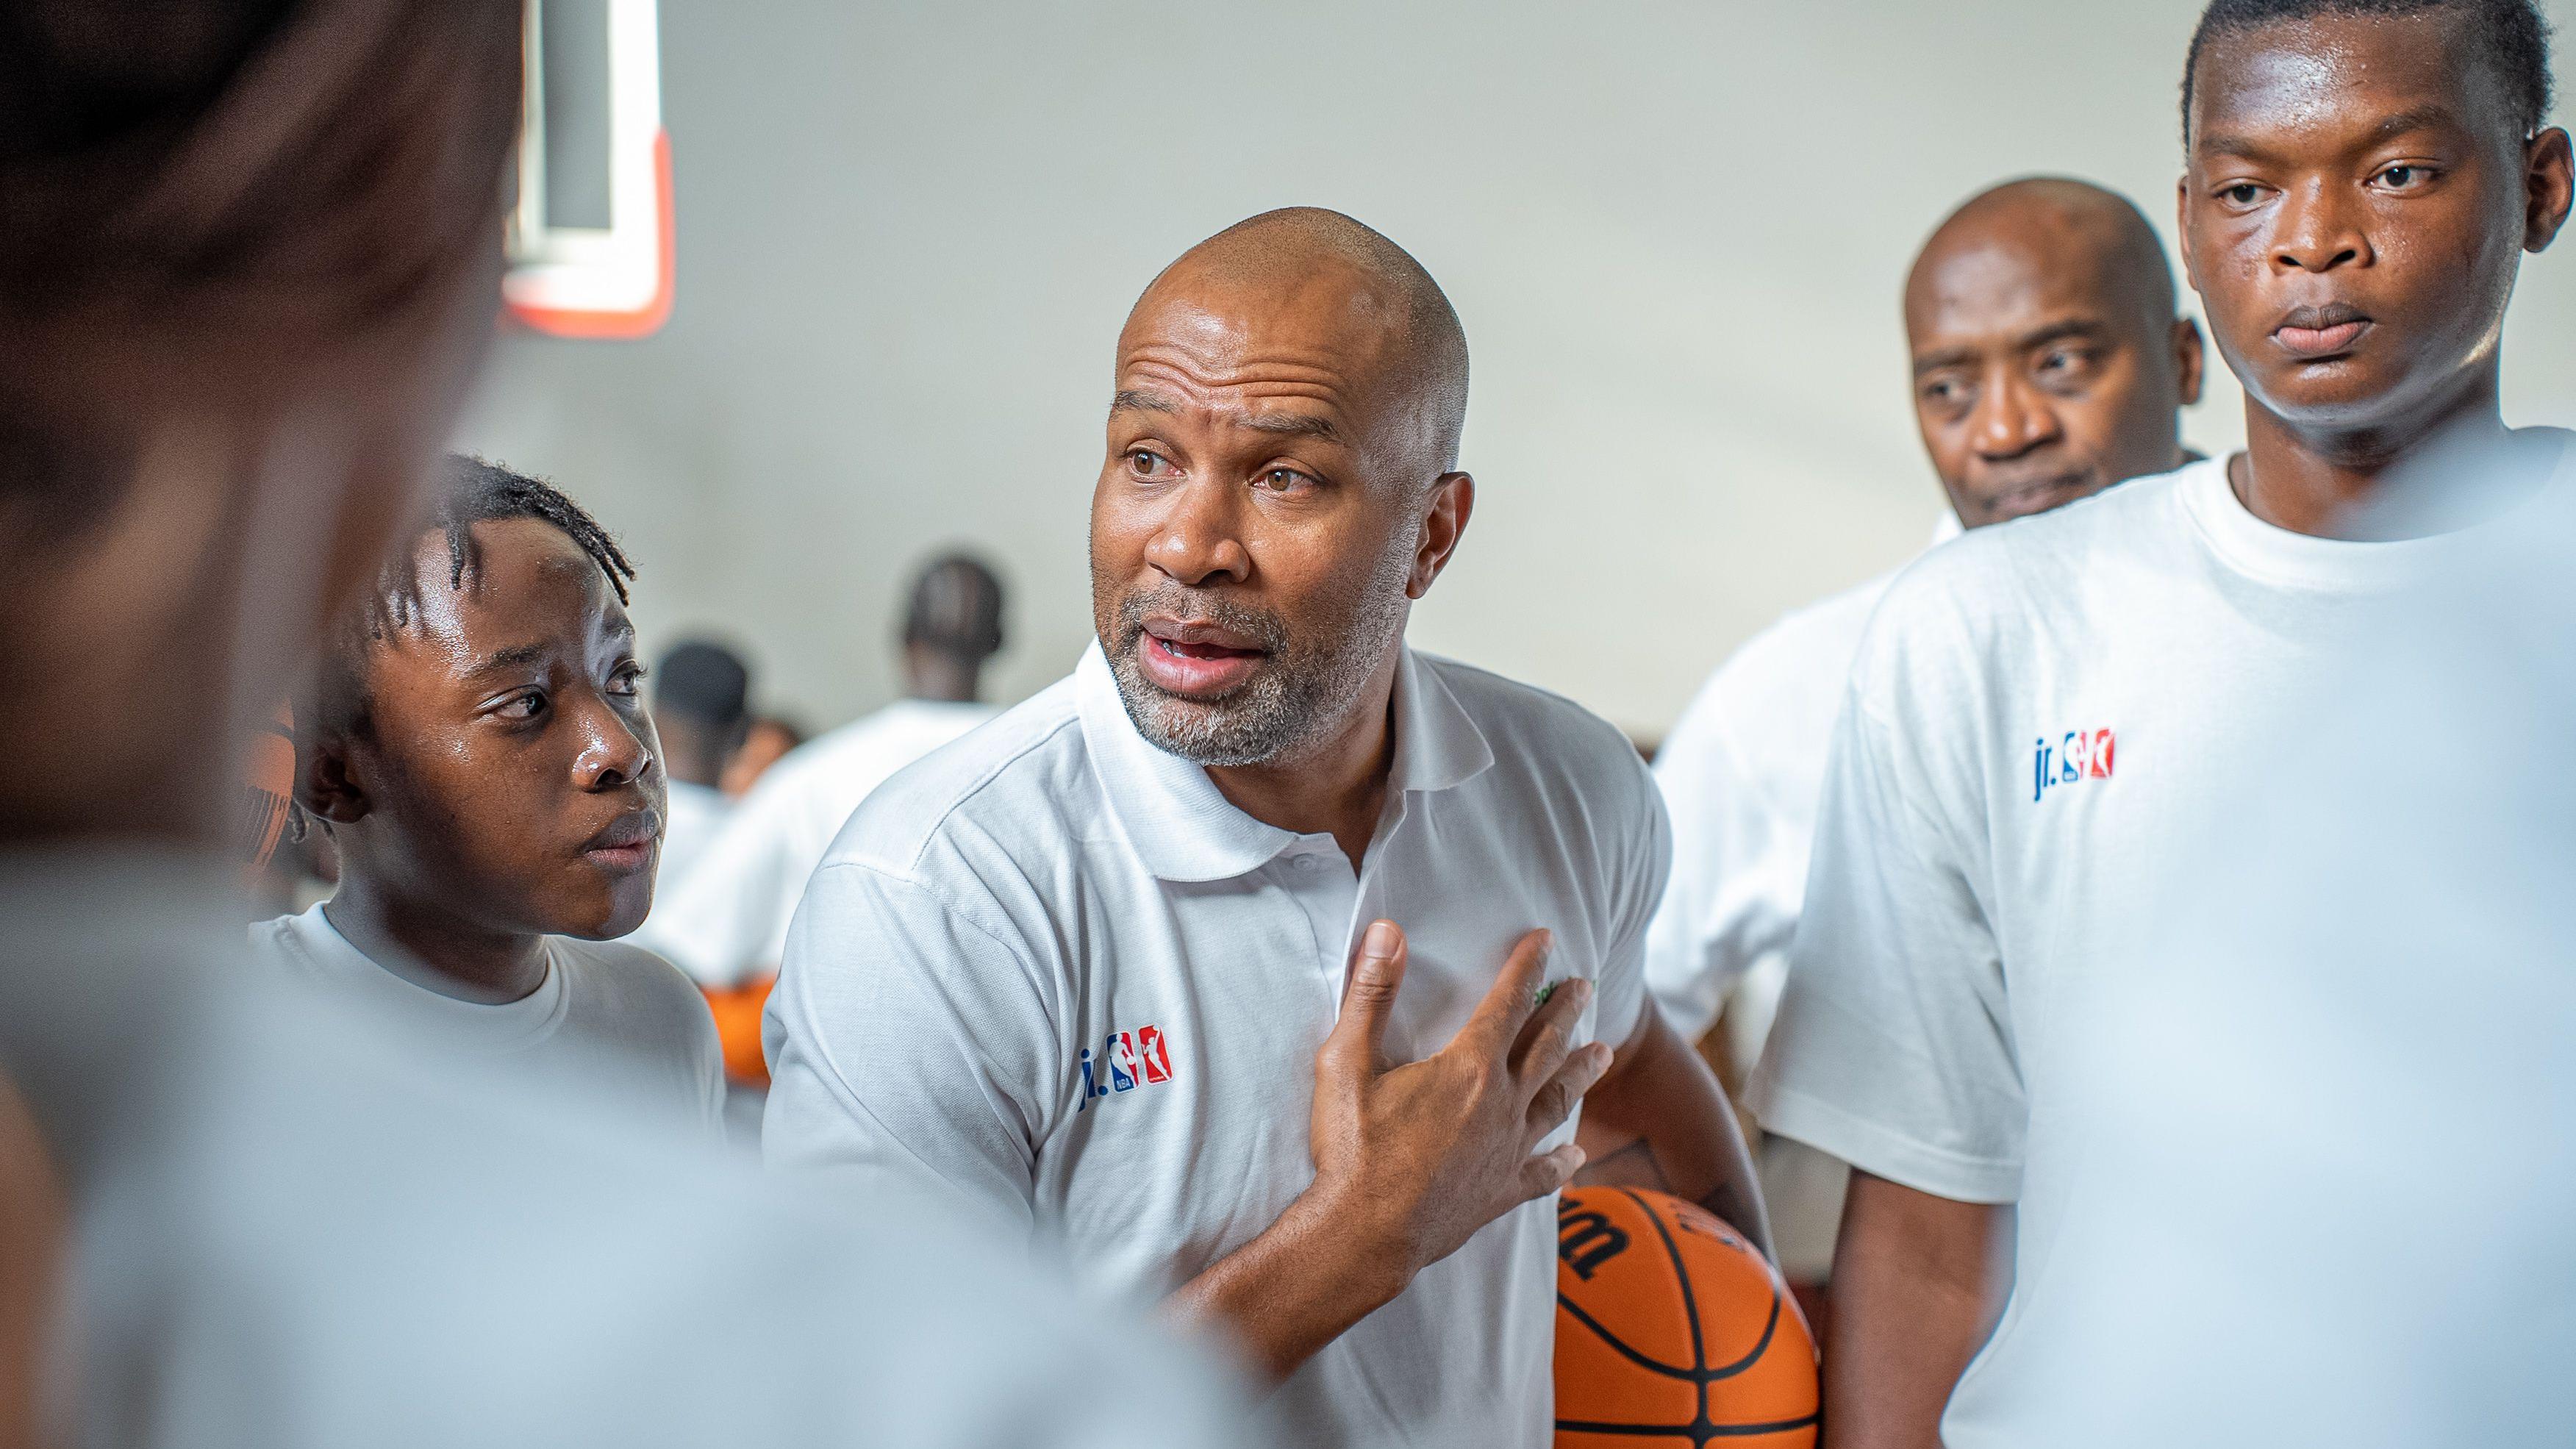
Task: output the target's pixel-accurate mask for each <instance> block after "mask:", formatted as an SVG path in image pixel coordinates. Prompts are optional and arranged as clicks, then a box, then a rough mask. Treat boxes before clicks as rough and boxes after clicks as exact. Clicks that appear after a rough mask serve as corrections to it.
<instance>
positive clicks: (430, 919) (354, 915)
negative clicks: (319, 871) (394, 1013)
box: [322, 865, 546, 1006]
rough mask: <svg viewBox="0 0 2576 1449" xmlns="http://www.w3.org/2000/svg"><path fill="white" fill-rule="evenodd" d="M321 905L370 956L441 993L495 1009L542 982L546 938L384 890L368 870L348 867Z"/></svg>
mask: <svg viewBox="0 0 2576 1449" xmlns="http://www.w3.org/2000/svg"><path fill="white" fill-rule="evenodd" d="M322 910H323V914H324V915H326V916H327V917H329V918H330V921H331V925H332V928H333V929H334V930H337V931H338V932H339V933H340V934H341V935H342V936H345V937H347V938H348V941H349V944H350V945H352V946H355V947H357V948H358V951H359V953H360V954H362V955H364V956H365V957H366V958H367V959H368V960H370V961H373V962H375V963H376V964H377V965H379V966H382V967H384V968H385V969H386V970H388V971H391V972H393V973H394V974H395V975H397V976H400V977H402V978H403V979H404V980H406V981H409V982H411V983H412V984H413V985H415V986H419V987H422V988H424V989H426V990H430V991H435V992H437V993H438V994H439V995H441V996H452V997H454V998H456V999H457V1000H459V1001H472V1002H477V1003H480V1004H483V1005H486V1006H497V1005H500V1004H502V1003H504V1002H511V1001H518V1000H521V999H523V998H525V997H526V996H528V995H529V994H530V993H532V992H534V991H535V990H536V989H537V988H538V987H539V986H542V985H544V984H545V980H546V953H545V937H543V936H541V935H531V934H523V933H520V932H515V931H493V930H490V929H488V928H485V927H480V926H472V925H468V924H466V923H465V922H463V921H460V920H458V919H457V918H456V917H455V916H454V915H453V914H452V913H450V912H448V911H445V910H442V909H440V908H438V907H436V906H433V905H429V904H427V903H425V902H420V901H414V900H408V899H405V898H403V897H401V896H400V895H399V894H397V893H393V892H389V891H387V890H385V889H384V887H383V885H382V883H381V882H378V881H376V880H374V879H372V878H371V877H370V876H369V875H368V874H367V873H365V872H364V871H360V870H351V869H346V868H345V865H344V869H343V871H342V874H341V877H340V888H339V890H338V891H337V892H336V893H334V894H333V895H332V897H331V899H330V901H329V902H328V903H326V904H325V905H324V906H323V907H322Z"/></svg>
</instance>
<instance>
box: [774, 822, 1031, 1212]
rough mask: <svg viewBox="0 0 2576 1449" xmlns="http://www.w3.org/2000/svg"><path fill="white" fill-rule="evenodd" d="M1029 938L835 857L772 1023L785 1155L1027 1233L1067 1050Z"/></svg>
mask: <svg viewBox="0 0 2576 1449" xmlns="http://www.w3.org/2000/svg"><path fill="white" fill-rule="evenodd" d="M1049 1022H1050V1013H1049V1011H1048V1009H1047V1005H1046V1001H1045V999H1044V994H1043V993H1042V992H1041V991H1040V990H1039V989H1038V987H1037V978H1036V975H1035V973H1034V972H1033V971H1032V970H1031V969H1030V967H1029V966H1028V964H1027V963H1026V962H1025V961H1024V960H1023V959H1022V957H1021V954H1020V953H1019V952H1018V951H1015V950H1014V949H1012V948H1011V947H1010V946H1009V945H1007V944H1006V943H1005V942H1004V941H1003V940H1002V939H1001V938H1000V937H999V936H997V935H996V934H995V933H994V932H993V931H991V930H990V929H988V928H987V927H986V926H985V925H984V924H982V923H979V922H976V921H973V920H969V919H968V918H967V917H966V916H964V915H963V914H961V913H960V912H959V911H957V910H955V909H953V908H951V906H950V905H949V904H948V903H946V902H944V901H942V900H941V899H939V898H938V897H936V896H935V895H934V894H933V893H932V892H931V891H929V890H928V889H926V888H924V887H923V886H922V885H920V884H919V883H917V882H913V881H910V880H906V879H903V878H900V877H898V876H895V875H892V874H889V873H887V872H885V871H883V870H880V869H878V868H876V867H874V866H871V865H867V864H859V863H850V862H838V861H836V862H833V863H830V864H827V865H825V866H824V867H823V868H822V869H821V870H819V871H817V872H816V873H815V876H814V879H813V882H812V884H811V885H810V886H809V887H808V889H807V891H806V894H805V901H804V904H803V906H801V907H800V908H799V909H798V911H797V913H796V921H795V924H794V925H793V926H792V927H790V928H789V931H788V936H787V952H786V962H785V964H784V967H783V969H782V970H781V972H780V974H779V980H778V985H777V988H776V989H775V990H774V991H773V992H772V993H771V994H770V1001H769V1009H768V1014H767V1018H766V1020H765V1021H764V1023H763V1031H762V1037H763V1045H764V1048H765V1050H766V1051H767V1053H768V1056H769V1064H770V1078H771V1083H770V1089H769V1102H768V1106H767V1109H766V1111H765V1114H764V1116H763V1120H762V1133H761V1135H762V1150H763V1153H764V1155H765V1156H766V1158H767V1159H768V1161H769V1162H770V1163H771V1165H773V1166H776V1167H780V1168H784V1169H789V1170H817V1171H823V1172H828V1173H832V1174H835V1175H847V1176H849V1177H851V1178H853V1179H855V1180H856V1182H857V1185H858V1187H859V1188H860V1190H862V1191H864V1190H867V1189H868V1188H869V1187H871V1186H874V1185H879V1184H883V1185H891V1186H894V1187H897V1188H901V1189H906V1190H912V1191H916V1192H918V1191H927V1192H929V1193H931V1194H932V1195H934V1196H939V1197H944V1198H946V1199H949V1200H952V1201H954V1202H955V1203H956V1204H958V1205H959V1206H961V1207H962V1208H964V1209H965V1210H966V1211H968V1212H969V1213H971V1214H972V1215H973V1216H975V1217H976V1218H978V1219H981V1220H983V1221H984V1222H985V1223H986V1225H988V1226H990V1227H992V1228H994V1229H997V1230H999V1231H1002V1232H1004V1233H1007V1234H1010V1235H1011V1236H1013V1237H1017V1238H1025V1237H1026V1236H1027V1234H1028V1232H1029V1230H1030V1228H1031V1226H1032V1224H1033V1223H1034V1221H1035V1214H1034V1208H1033V1185H1034V1171H1035V1164H1036V1157H1037V1152H1036V1144H1037V1143H1038V1142H1039V1141H1041V1140H1042V1139H1043V1136H1044V1122H1045V1114H1046V1106H1045V1103H1044V1102H1043V1101H1042V1100H1041V1099H1040V1097H1039V1095H1038V1091H1039V1088H1038V1084H1043V1083H1053V1082H1057V1081H1059V1080H1061V1077H1062V1074H1061V1073H1060V1072H1059V1071H1058V1070H1057V1069H1056V1068H1057V1058H1058V1057H1059V1056H1060V1055H1061V1052H1060V1051H1059V1050H1058V1049H1057V1047H1056V1045H1055V1036H1054V1031H1053V1029H1052V1027H1051V1026H1050V1025H1049Z"/></svg>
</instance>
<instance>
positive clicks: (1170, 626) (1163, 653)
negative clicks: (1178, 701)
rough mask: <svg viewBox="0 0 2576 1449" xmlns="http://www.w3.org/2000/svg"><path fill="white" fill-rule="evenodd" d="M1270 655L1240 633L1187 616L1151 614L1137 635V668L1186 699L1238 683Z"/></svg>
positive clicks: (1209, 694)
mask: <svg viewBox="0 0 2576 1449" xmlns="http://www.w3.org/2000/svg"><path fill="white" fill-rule="evenodd" d="M1269 657H1270V651H1268V650H1266V649H1263V648H1261V647H1260V646H1259V645H1258V644H1255V643H1254V642H1253V641H1252V640H1250V639H1247V638H1245V637H1243V636H1242V635H1240V634H1235V633H1232V632H1230V631H1228V630H1225V629H1222V628H1219V627H1218V626H1216V625H1214V624H1208V623H1199V622H1193V621H1190V620H1185V619H1147V620H1146V621H1145V624H1144V631H1143V632H1142V633H1140V634H1138V635H1137V636H1136V663H1137V667H1139V668H1141V669H1142V670H1144V672H1145V677H1146V678H1147V679H1149V680H1151V681H1153V683H1154V686H1155V687H1156V688H1157V689H1161V690H1163V691H1165V692H1166V693H1169V694H1177V695H1181V696H1183V697H1185V698H1188V697H1198V698H1213V697H1215V696H1218V695H1223V694H1226V693H1228V692H1230V691H1232V690H1234V689H1237V688H1240V687H1241V686H1242V685H1243V684H1244V683H1245V682H1246V681H1248V680H1250V679H1251V678H1252V676H1253V675H1254V674H1255V673H1257V672H1258V671H1259V670H1260V668H1261V662H1262V661H1263V660H1265V659H1268V658H1269Z"/></svg>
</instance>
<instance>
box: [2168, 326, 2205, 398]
mask: <svg viewBox="0 0 2576 1449" xmlns="http://www.w3.org/2000/svg"><path fill="white" fill-rule="evenodd" d="M2173 349H2174V376H2175V378H2176V379H2178V380H2179V381H2180V382H2181V383H2182V405H2183V406H2184V407H2190V406H2191V405H2192V404H2193V403H2196V402H2198V401H2200V384H2201V381H2202V379H2203V378H2205V377H2206V376H2207V375H2208V372H2209V353H2208V349H2207V348H2206V347H2204V346H2203V345H2202V343H2201V340H2200V324H2199V323H2197V322H2195V321H2193V320H2192V319H2190V318H2189V317H2176V318H2175V319H2174V325H2173Z"/></svg>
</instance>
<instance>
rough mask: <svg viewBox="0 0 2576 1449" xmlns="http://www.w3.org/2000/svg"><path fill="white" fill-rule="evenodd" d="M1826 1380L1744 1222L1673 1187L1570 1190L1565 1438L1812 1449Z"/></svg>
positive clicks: (1562, 1242)
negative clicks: (1729, 1220)
mask: <svg viewBox="0 0 2576 1449" xmlns="http://www.w3.org/2000/svg"><path fill="white" fill-rule="evenodd" d="M1821 1392H1822V1391H1821V1389H1820V1386H1819V1385H1818V1383H1817V1380H1816V1341H1815V1338H1814V1337H1813V1336H1812V1335H1811V1334H1809V1333H1808V1332H1807V1320H1806V1318H1805V1316H1804V1315H1802V1314H1800V1313H1799V1312H1798V1304H1797V1301H1796V1300H1795V1299H1792V1298H1791V1297H1790V1296H1789V1292H1788V1290H1787V1289H1786V1288H1784V1287H1782V1286H1781V1283H1780V1279H1779V1276H1778V1275H1777V1274H1775V1273H1773V1272H1772V1271H1771V1265H1770V1264H1769V1263H1768V1262H1766V1261H1764V1260H1763V1257H1762V1255H1761V1254H1760V1253H1759V1252H1757V1251H1755V1250H1754V1247H1753V1245H1752V1244H1751V1243H1748V1242H1746V1241H1745V1240H1744V1239H1743V1238H1741V1237H1738V1236H1737V1235H1736V1232H1735V1230H1734V1229H1733V1228H1730V1227H1728V1226H1727V1225H1726V1224H1725V1223H1723V1222H1720V1221H1719V1220H1718V1219H1717V1218H1716V1217H1714V1216H1712V1215H1711V1214H1710V1213H1708V1212H1706V1211H1705V1210H1703V1209H1700V1208H1697V1207H1693V1206H1692V1205H1691V1204H1689V1203H1686V1202H1683V1201H1682V1200H1681V1199H1680V1198H1677V1197H1673V1196H1671V1195H1670V1194H1667V1193H1660V1192H1645V1191H1641V1190H1638V1189H1635V1188H1625V1187H1575V1188H1567V1189H1566V1190H1565V1193H1564V1195H1563V1196H1562V1197H1560V1198H1559V1199H1558V1200H1557V1205H1556V1444H1557V1449H1645V1446H1650V1445H1656V1444H1669V1445H1688V1446H1690V1449H1706V1446H1708V1445H1711V1444H1724V1445H1728V1446H1737V1445H1741V1446H1746V1449H1791V1446H1799V1449H1805V1446H1810V1445H1813V1444H1814V1443H1815V1442H1816V1418H1817V1410H1818V1408H1819V1407H1820V1405H1821V1403H1822V1399H1821Z"/></svg>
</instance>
